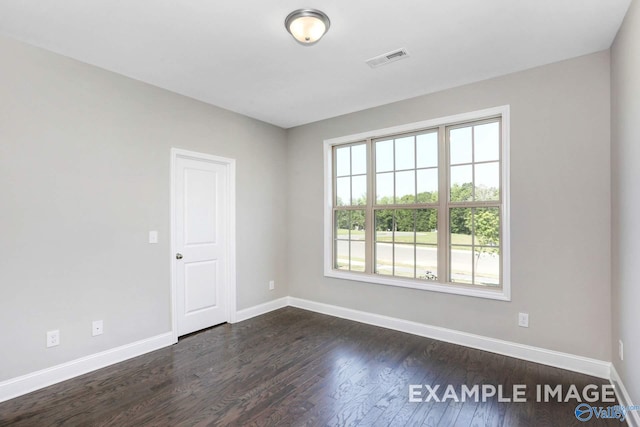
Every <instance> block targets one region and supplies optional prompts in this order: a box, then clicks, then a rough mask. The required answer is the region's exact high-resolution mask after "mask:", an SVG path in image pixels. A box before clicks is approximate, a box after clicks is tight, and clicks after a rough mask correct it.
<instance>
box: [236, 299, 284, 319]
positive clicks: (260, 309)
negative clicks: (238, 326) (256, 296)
mask: <svg viewBox="0 0 640 427" xmlns="http://www.w3.org/2000/svg"><path fill="white" fill-rule="evenodd" d="M288 305H289V297H282V298H278V299H274V300H272V301H267V302H265V303H263V304H259V305H254V306H253V307H249V308H245V309H244V310H240V311H237V312H236V323H237V322H242V321H243V320H247V319H251V318H252V317H256V316H260V315H261V314H265V313H268V312H270V311H274V310H278V309H280V308H284V307H286V306H288Z"/></svg>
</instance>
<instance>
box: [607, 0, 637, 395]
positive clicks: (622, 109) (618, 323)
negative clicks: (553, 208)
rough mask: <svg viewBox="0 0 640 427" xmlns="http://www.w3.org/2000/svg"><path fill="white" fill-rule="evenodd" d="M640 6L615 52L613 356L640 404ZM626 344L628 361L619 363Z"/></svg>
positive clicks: (623, 30)
mask: <svg viewBox="0 0 640 427" xmlns="http://www.w3.org/2000/svg"><path fill="white" fill-rule="evenodd" d="M638 52H640V4H639V3H638V1H633V2H632V3H631V6H630V8H629V11H628V12H627V16H626V17H625V20H624V23H623V25H622V28H621V29H620V31H619V32H618V36H617V37H616V39H615V41H614V43H613V46H612V48H611V172H612V173H611V184H612V189H613V190H612V192H613V198H612V216H611V228H612V240H611V241H612V245H611V250H612V260H613V263H612V280H611V281H612V302H613V306H612V314H613V333H612V337H611V338H612V343H613V345H612V349H613V350H612V355H613V363H614V365H615V368H616V370H617V371H618V374H620V376H621V377H622V382H623V383H624V384H625V387H626V388H627V391H628V392H629V394H630V397H631V399H632V401H633V402H635V404H638V403H640V375H638V364H639V363H640V332H638V329H639V327H640V310H638V304H639V303H640V280H639V279H638V262H639V260H640V219H639V218H640V215H639V214H640V189H639V187H638V185H639V184H640V56H639V55H638ZM618 340H622V341H623V342H624V361H621V360H620V359H619V357H618Z"/></svg>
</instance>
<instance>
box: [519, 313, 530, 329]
mask: <svg viewBox="0 0 640 427" xmlns="http://www.w3.org/2000/svg"><path fill="white" fill-rule="evenodd" d="M518 326H520V327H523V328H528V327H529V313H518Z"/></svg>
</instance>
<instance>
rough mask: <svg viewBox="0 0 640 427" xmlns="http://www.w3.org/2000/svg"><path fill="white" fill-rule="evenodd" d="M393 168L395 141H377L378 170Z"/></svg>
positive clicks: (384, 170)
mask: <svg viewBox="0 0 640 427" xmlns="http://www.w3.org/2000/svg"><path fill="white" fill-rule="evenodd" d="M391 170H393V141H378V142H376V172H387V171H391Z"/></svg>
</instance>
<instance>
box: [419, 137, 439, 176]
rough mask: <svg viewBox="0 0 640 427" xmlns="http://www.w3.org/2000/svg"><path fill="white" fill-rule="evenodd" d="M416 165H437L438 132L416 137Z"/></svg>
mask: <svg viewBox="0 0 640 427" xmlns="http://www.w3.org/2000/svg"><path fill="white" fill-rule="evenodd" d="M416 151H417V155H418V158H417V159H416V164H417V167H419V168H428V167H434V166H438V133H437V132H431V133H425V134H422V135H418V136H417V137H416Z"/></svg>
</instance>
